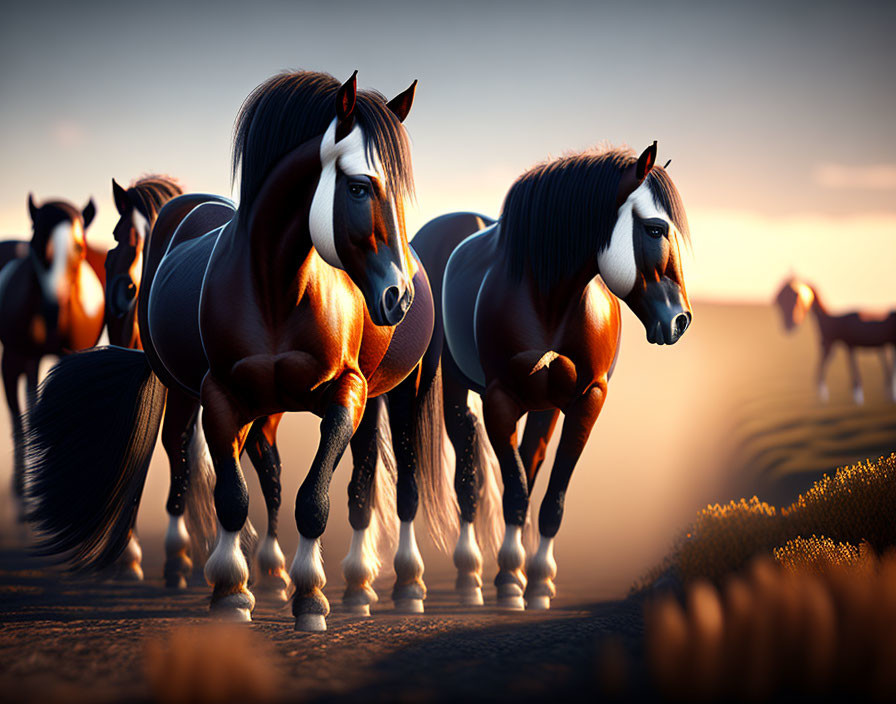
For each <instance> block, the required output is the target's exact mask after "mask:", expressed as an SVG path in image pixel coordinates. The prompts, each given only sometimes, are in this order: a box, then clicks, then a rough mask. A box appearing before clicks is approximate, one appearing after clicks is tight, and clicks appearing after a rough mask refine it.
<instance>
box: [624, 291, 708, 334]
mask: <svg viewBox="0 0 896 704" xmlns="http://www.w3.org/2000/svg"><path fill="white" fill-rule="evenodd" d="M625 302H626V303H627V304H628V306H629V308H631V309H632V311H633V312H634V313H635V315H637V316H638V318H639V319H640V320H641V322H642V323H643V324H644V328H645V330H646V331H647V341H648V342H650V343H651V344H654V345H674V344H675V343H676V342H678V341H679V340H680V339H681V337H682V335H684V333H685V331H686V330H687V329H688V327H689V326H690V324H691V320H692V318H693V314H692V313H691V307H690V305H689V304H688V300H687V297H686V296H685V295H684V293H683V292H682V290H681V289H680V288H679V287H678V286H677V285H676V284H672V283H670V282H667V283H663V282H656V283H651V284H649V285H648V286H647V287H646V288H645V289H644V290H643V291H641V292H639V293H638V294H635V295H630V296H628V297H627V298H626V299H625Z"/></svg>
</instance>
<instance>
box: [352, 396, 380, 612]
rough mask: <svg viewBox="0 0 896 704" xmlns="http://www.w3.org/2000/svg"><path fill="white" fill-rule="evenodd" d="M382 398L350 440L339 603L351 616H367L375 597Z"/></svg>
mask: <svg viewBox="0 0 896 704" xmlns="http://www.w3.org/2000/svg"><path fill="white" fill-rule="evenodd" d="M382 408H383V397H382V396H381V397H378V398H372V399H370V400H369V401H368V402H367V408H366V409H365V410H364V416H363V417H362V419H361V424H360V425H359V426H358V429H357V430H356V431H355V434H354V436H353V437H352V440H351V450H352V459H353V466H352V478H351V481H350V482H349V485H348V519H349V523H350V524H351V527H352V542H351V546H350V547H349V552H348V555H346V557H345V559H344V560H343V561H342V573H343V576H344V577H345V592H344V593H343V596H342V603H343V606H344V607H345V610H346V611H347V612H348V613H350V614H352V615H355V616H369V615H370V606H371V605H372V604H375V603H376V602H377V601H378V600H379V597H378V596H377V593H376V591H375V590H374V588H373V580H374V579H375V578H376V575H377V573H378V572H379V568H380V561H379V559H378V558H377V555H376V547H377V546H376V545H375V544H374V542H375V541H374V535H373V532H374V531H373V528H372V526H371V520H372V517H373V501H374V500H375V499H374V487H375V483H376V482H377V481H378V479H377V477H376V466H377V462H378V460H379V437H378V436H379V434H380V433H381V432H382V430H381V429H380V427H379V423H380V419H381V413H382Z"/></svg>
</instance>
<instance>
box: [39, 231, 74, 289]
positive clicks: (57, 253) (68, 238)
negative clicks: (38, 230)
mask: <svg viewBox="0 0 896 704" xmlns="http://www.w3.org/2000/svg"><path fill="white" fill-rule="evenodd" d="M80 228H81V225H80V223H73V222H71V221H70V220H66V221H64V222H61V223H59V224H58V225H57V226H56V227H54V228H53V231H52V232H51V233H50V239H49V243H48V245H47V246H48V247H49V246H50V245H52V247H53V261H52V262H51V263H50V269H49V271H48V272H47V273H46V274H45V276H46V286H47V288H48V289H49V292H51V293H52V294H53V295H54V296H55V297H56V300H57V301H61V300H62V299H64V298H65V297H66V295H67V294H68V290H69V287H70V285H71V284H70V282H69V281H68V277H67V274H68V271H69V260H70V259H71V254H72V242H74V241H75V237H77V235H78V233H77V232H76V230H80Z"/></svg>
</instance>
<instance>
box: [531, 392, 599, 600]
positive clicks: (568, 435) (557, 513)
mask: <svg viewBox="0 0 896 704" xmlns="http://www.w3.org/2000/svg"><path fill="white" fill-rule="evenodd" d="M605 398H606V385H603V386H595V387H593V388H592V389H591V390H589V391H588V393H586V394H585V395H584V396H582V397H581V398H580V399H579V400H578V401H576V403H575V404H574V405H573V406H572V407H571V408H569V409H568V410H567V411H566V413H565V417H564V419H563V430H562V432H561V433H560V444H559V446H558V447H557V457H556V459H555V460H554V467H553V469H552V470H551V478H550V480H549V481H548V488H547V492H545V496H544V500H543V501H542V502H541V510H540V511H539V513H538V533H539V536H540V538H539V543H538V550H537V551H536V553H535V554H534V555H533V556H532V559H531V560H530V561H529V565H528V566H527V568H526V573H527V575H528V576H529V584H528V586H527V587H526V606H527V607H528V608H530V609H548V608H550V605H551V599H552V598H553V597H554V594H555V593H556V590H555V588H554V578H555V577H556V576H557V563H556V562H555V561H554V538H555V537H556V535H557V531H558V530H560V522H561V521H562V520H563V504H564V502H565V499H566V489H567V487H568V486H569V480H570V477H572V472H573V469H575V466H576V463H577V462H578V461H579V457H580V456H581V455H582V451H583V450H584V449H585V443H586V442H588V436H589V435H590V434H591V429H592V428H593V427H594V422H595V421H596V420H597V416H598V415H599V414H600V410H601V408H602V407H603V405H604V399H605Z"/></svg>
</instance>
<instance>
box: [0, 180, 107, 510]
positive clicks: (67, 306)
mask: <svg viewBox="0 0 896 704" xmlns="http://www.w3.org/2000/svg"><path fill="white" fill-rule="evenodd" d="M28 211H29V213H30V215H31V221H32V224H33V228H34V234H33V235H32V237H31V241H30V242H27V243H24V244H25V245H26V246H21V243H16V244H15V246H14V247H10V246H7V254H12V255H13V256H12V257H11V260H10V261H9V262H8V263H7V264H6V265H5V266H4V267H3V269H2V271H0V342H2V344H3V362H2V368H3V383H4V388H5V391H6V403H7V405H8V406H9V412H10V416H11V418H12V426H13V443H14V448H15V450H14V451H15V460H14V462H15V464H14V470H13V489H14V492H15V494H16V496H18V497H21V496H22V489H23V484H22V481H23V474H22V437H23V436H22V431H23V425H22V413H21V409H20V407H19V399H18V385H19V379H20V378H21V377H22V376H25V377H26V389H27V398H28V403H29V405H30V404H31V403H32V401H33V399H34V395H35V392H36V390H37V376H38V367H39V365H40V360H41V358H42V357H44V356H47V355H63V354H67V353H69V352H73V351H76V350H83V349H85V348H87V347H92V346H93V345H95V344H96V343H97V341H98V340H99V338H100V335H101V334H102V330H103V288H102V284H101V282H100V280H99V278H98V277H97V275H96V273H95V272H94V271H93V269H92V268H91V267H90V265H89V263H88V262H87V259H86V257H87V241H86V237H85V231H86V229H87V228H88V227H89V226H90V223H91V222H92V221H93V218H94V215H95V214H96V208H95V207H94V205H93V200H91V201H90V202H88V203H87V205H86V206H85V207H84V209H83V210H82V211H79V210H77V209H76V208H75V207H74V206H72V205H71V204H69V203H66V202H63V201H49V202H46V203H44V204H43V205H41V206H40V207H38V206H37V205H35V203H34V199H33V198H32V197H31V196H30V195H29V196H28Z"/></svg>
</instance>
